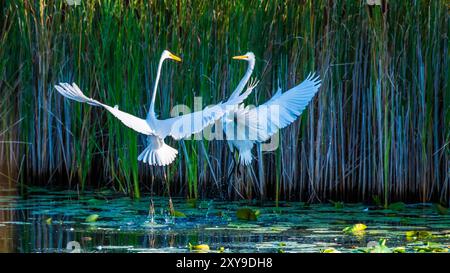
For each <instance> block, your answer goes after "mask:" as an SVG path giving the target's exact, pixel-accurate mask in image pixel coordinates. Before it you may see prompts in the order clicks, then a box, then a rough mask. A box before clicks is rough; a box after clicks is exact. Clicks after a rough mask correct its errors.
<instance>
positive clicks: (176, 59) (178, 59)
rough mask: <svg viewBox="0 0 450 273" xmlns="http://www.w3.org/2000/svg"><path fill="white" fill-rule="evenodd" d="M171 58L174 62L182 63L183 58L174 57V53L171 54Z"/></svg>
mask: <svg viewBox="0 0 450 273" xmlns="http://www.w3.org/2000/svg"><path fill="white" fill-rule="evenodd" d="M169 57H170V58H171V59H172V60H174V61H177V62H181V58H180V57H178V56H176V55H173V54H172V53H169Z"/></svg>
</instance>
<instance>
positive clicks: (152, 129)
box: [55, 50, 253, 166]
mask: <svg viewBox="0 0 450 273" xmlns="http://www.w3.org/2000/svg"><path fill="white" fill-rule="evenodd" d="M166 59H172V60H175V61H178V62H180V61H181V58H180V57H178V56H175V55H174V54H172V53H170V52H169V51H168V50H164V52H163V53H162V55H161V59H160V60H159V65H158V72H157V74H156V80H155V86H154V89H153V93H152V99H151V102H150V109H149V111H148V114H147V118H146V119H142V118H139V117H136V116H133V115H131V114H128V113H126V112H123V111H120V110H119V108H118V106H117V105H116V106H114V107H111V106H108V105H106V104H103V103H101V102H99V101H97V100H95V99H92V98H88V97H86V96H85V95H84V94H83V92H81V90H80V88H79V87H78V86H77V85H76V84H75V83H72V85H70V84H68V83H60V84H59V85H55V88H56V90H58V92H59V93H61V95H63V96H64V97H66V98H69V99H72V100H75V101H78V102H83V103H87V104H90V105H93V106H100V107H103V108H105V109H106V110H108V111H109V112H110V113H111V114H113V115H114V116H115V117H116V118H118V119H119V120H120V121H122V123H123V124H124V125H126V126H128V127H129V128H131V129H133V130H135V131H136V132H138V133H141V134H144V135H147V147H146V148H145V149H144V151H143V152H142V153H141V154H140V155H139V156H138V160H139V161H142V162H144V163H148V164H149V165H158V166H166V165H168V164H170V163H172V162H173V161H174V159H175V158H176V156H177V154H178V151H177V150H176V149H174V148H172V147H170V146H169V145H167V144H166V143H164V139H165V138H166V137H167V136H171V137H172V138H174V139H175V140H179V139H182V138H186V137H188V136H190V135H192V134H196V133H199V132H200V131H202V130H203V129H204V128H205V127H207V126H208V125H210V124H213V123H214V122H215V121H216V120H218V119H220V118H221V117H222V116H223V115H224V114H225V113H227V111H228V110H230V109H232V108H233V107H231V106H233V105H237V104H239V103H241V102H242V101H243V100H244V99H245V98H246V97H247V96H248V95H249V94H250V93H251V91H252V90H251V89H250V88H249V89H247V90H246V92H244V93H243V94H242V95H240V96H239V95H238V96H234V97H233V98H230V99H229V100H228V101H226V102H224V103H219V104H217V105H214V106H212V107H206V108H205V109H203V110H202V111H197V112H193V113H190V114H185V115H181V116H178V117H173V118H169V119H158V118H157V117H156V114H155V99H156V91H157V87H158V82H159V78H160V74H161V67H162V64H163V62H164V61H165V60H166ZM252 88H253V87H252Z"/></svg>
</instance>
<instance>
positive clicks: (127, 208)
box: [0, 189, 450, 253]
mask: <svg viewBox="0 0 450 273" xmlns="http://www.w3.org/2000/svg"><path fill="white" fill-rule="evenodd" d="M1 191H2V192H1V194H0V252H71V251H81V252H187V251H191V250H189V248H188V244H189V243H191V244H193V245H196V244H207V245H208V246H209V248H210V251H218V250H221V251H224V252H286V253H287V252H321V251H340V252H362V251H371V252H392V251H406V252H415V251H436V252H448V250H449V246H450V215H448V214H447V215H440V214H438V213H437V211H436V210H435V208H434V207H433V205H432V204H412V205H406V207H405V208H404V209H402V210H400V211H395V210H375V209H372V208H370V209H368V207H367V206H365V205H363V204H344V207H343V208H336V207H335V206H334V205H332V204H321V205H310V206H306V205H305V204H303V203H295V202H289V203H280V206H279V207H276V206H275V204H274V203H270V202H268V203H263V204H258V205H256V203H252V202H249V201H241V202H223V201H215V200H203V201H197V202H196V203H195V204H194V203H192V202H187V201H186V199H176V198H175V199H173V204H174V207H175V210H177V211H179V212H182V213H184V214H185V215H186V217H172V216H170V215H169V211H168V199H167V198H165V197H154V198H152V199H153V202H154V208H155V214H154V216H153V217H149V214H148V211H149V201H150V197H148V196H147V197H144V198H142V199H141V200H139V201H134V200H132V199H130V198H128V197H123V196H117V195H115V194H113V193H111V192H100V193H99V192H97V193H94V192H92V193H89V192H88V193H85V194H83V195H78V194H77V193H76V192H71V191H64V192H54V191H44V190H40V189H35V190H34V192H32V193H31V194H29V195H28V196H27V198H23V197H21V196H18V195H17V194H16V193H15V192H9V193H8V191H7V190H1ZM242 207H248V208H251V209H253V210H259V211H260V214H259V217H258V218H257V220H256V221H242V220H238V219H237V217H236V211H237V210H238V209H239V208H242ZM93 215H98V218H97V219H95V218H96V216H93ZM87 220H95V221H91V222H88V221H87ZM357 223H363V224H364V225H366V226H367V229H365V230H364V231H357V230H356V231H355V230H354V231H355V232H352V230H351V228H352V227H353V225H354V224H357ZM346 227H349V228H348V229H350V231H349V232H343V229H345V228H346ZM408 234H409V236H407V235H408ZM382 239H386V243H385V244H384V245H383V244H381V243H380V240H382ZM368 245H369V247H368ZM78 246H79V247H78Z"/></svg>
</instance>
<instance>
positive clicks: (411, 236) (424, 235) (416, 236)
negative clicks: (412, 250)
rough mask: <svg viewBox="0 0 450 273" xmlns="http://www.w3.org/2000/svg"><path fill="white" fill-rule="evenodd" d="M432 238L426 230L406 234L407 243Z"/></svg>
mask: <svg viewBox="0 0 450 273" xmlns="http://www.w3.org/2000/svg"><path fill="white" fill-rule="evenodd" d="M430 238H433V234H432V233H431V232H429V231H426V230H411V231H407V232H406V239H407V240H408V241H414V240H423V239H430Z"/></svg>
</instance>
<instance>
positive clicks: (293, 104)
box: [222, 52, 320, 165]
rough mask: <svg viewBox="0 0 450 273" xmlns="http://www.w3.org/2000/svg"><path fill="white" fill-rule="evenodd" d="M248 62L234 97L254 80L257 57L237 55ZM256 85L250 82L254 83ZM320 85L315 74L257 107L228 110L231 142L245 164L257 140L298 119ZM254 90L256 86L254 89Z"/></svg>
mask: <svg viewBox="0 0 450 273" xmlns="http://www.w3.org/2000/svg"><path fill="white" fill-rule="evenodd" d="M234 59H238V60H246V61H248V68H247V72H246V73H245V75H244V77H243V78H242V80H241V82H240V83H239V85H238V86H237V88H236V89H235V91H234V92H233V94H232V95H231V96H230V98H233V96H236V95H239V93H240V92H241V91H242V90H243V88H244V86H245V84H246V83H247V82H248V80H249V79H250V76H251V74H252V72H253V68H254V66H255V56H254V54H253V53H251V52H248V53H246V54H245V55H242V56H237V57H234ZM251 85H252V84H250V86H251ZM319 87H320V79H319V77H318V76H316V75H315V74H313V73H312V74H309V75H308V77H306V79H305V80H304V81H303V82H302V83H300V84H299V85H297V86H295V87H293V88H291V89H289V90H288V91H286V92H284V93H282V91H281V88H278V91H277V92H276V93H275V94H274V95H273V96H272V98H271V99H270V100H268V101H267V102H266V103H264V104H262V105H260V106H258V107H255V108H248V107H244V105H243V104H241V105H239V106H237V107H235V109H234V111H233V112H229V113H227V114H226V115H225V116H224V118H223V119H222V121H223V123H224V126H223V129H224V132H225V134H226V136H227V141H228V145H229V147H230V148H231V150H233V148H236V149H237V150H238V151H239V161H240V163H241V164H243V165H249V164H250V163H251V162H252V153H251V150H252V148H253V145H254V143H255V142H263V141H266V140H268V139H269V138H270V137H271V136H272V135H274V134H275V133H276V132H277V131H278V130H279V129H282V128H284V127H286V126H288V125H289V124H291V123H292V122H294V121H295V120H296V119H297V118H298V117H299V116H300V115H301V113H302V112H303V110H304V109H305V108H306V106H307V105H308V104H309V102H310V101H311V100H312V98H313V97H314V95H315V94H316V93H317V91H318V90H319ZM252 89H253V88H252Z"/></svg>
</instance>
